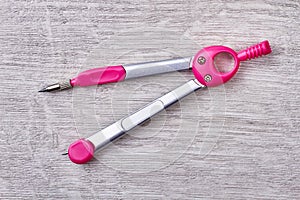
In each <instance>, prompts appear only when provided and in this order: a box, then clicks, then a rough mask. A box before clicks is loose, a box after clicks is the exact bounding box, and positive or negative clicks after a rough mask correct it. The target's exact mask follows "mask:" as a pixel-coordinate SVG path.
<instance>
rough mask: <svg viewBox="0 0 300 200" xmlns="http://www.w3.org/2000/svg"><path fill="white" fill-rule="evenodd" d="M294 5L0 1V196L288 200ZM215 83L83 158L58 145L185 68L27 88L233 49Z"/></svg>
mask: <svg viewBox="0 0 300 200" xmlns="http://www.w3.org/2000/svg"><path fill="white" fill-rule="evenodd" d="M299 12H300V4H299V1H297V0H288V1H280V0H266V1H259V0H256V1H247V0H242V1H234V0H228V1H225V0H219V1H211V2H210V1H189V0H187V1H179V0H172V1H171V0H166V1H155V0H135V1H115V0H112V1H96V0H93V1H83V0H76V1H75V0H65V1H63V0H50V1H48V0H47V1H46V0H36V1H33V0H32V1H27V0H18V1H12V0H2V1H1V7H0V21H1V23H0V42H1V47H0V51H1V52H0V70H1V73H0V91H1V92H0V134H1V137H0V152H1V158H0V161H1V170H0V172H1V173H0V174H1V177H0V178H1V179H0V198H1V199H18V198H19V199H194V198H199V199H300V166H299V165H300V156H299V153H300V138H299V137H300V136H299V133H300V131H299V128H300V127H299V124H300V118H299V117H300V115H299V113H300V105H299V95H300V90H299V88H300V82H299V77H300V74H299V61H300V57H299V55H300V48H299V43H300V38H299V25H300V24H299V17H300V15H299ZM264 39H268V40H269V41H270V43H271V46H272V48H273V53H272V54H271V55H268V56H266V57H263V58H260V59H257V60H252V61H248V62H245V63H242V65H241V68H240V71H239V72H238V74H237V75H236V77H235V78H234V79H233V80H232V81H230V82H229V83H228V84H226V85H225V86H222V87H219V88H214V89H209V90H203V91H198V92H196V93H194V94H192V95H190V96H189V97H187V98H185V99H184V100H182V101H180V102H179V103H177V104H175V105H174V106H173V107H171V108H169V109H168V110H167V111H165V112H163V113H161V114H159V115H158V116H157V117H155V118H152V119H151V121H150V122H148V123H146V124H144V125H143V126H140V127H138V128H137V129H135V130H134V131H132V132H131V133H132V134H131V135H127V136H125V137H124V138H122V139H121V140H119V141H117V142H115V143H114V144H113V145H111V146H110V147H108V148H107V149H105V150H104V151H102V152H99V153H97V154H96V156H95V159H94V160H93V161H92V162H90V163H89V164H87V165H80V166H79V165H75V164H73V163H71V162H70V161H69V159H68V157H67V156H62V155H61V154H62V153H65V152H66V149H67V148H68V145H69V144H70V143H71V142H73V141H74V140H76V139H78V138H80V137H87V136H89V135H91V134H92V133H93V132H95V131H96V130H98V129H101V128H104V127H106V126H107V125H109V124H111V123H112V122H114V121H115V120H117V119H118V118H120V117H122V116H124V115H125V114H128V113H131V112H133V111H134V110H136V109H138V108H139V107H141V106H142V105H145V104H146V103H148V102H150V101H151V100H152V99H154V98H157V97H159V96H160V95H162V94H164V93H165V92H167V91H169V90H171V89H173V88H175V87H177V86H179V85H181V84H183V83H184V82H186V81H187V80H189V79H191V78H192V77H193V75H192V73H191V72H190V71H186V72H175V73H170V74H165V75H159V76H152V77H147V78H140V79H135V80H130V81H127V82H123V83H119V84H108V85H104V86H99V87H90V88H77V89H74V90H69V91H63V92H59V93H52V94H49V93H48V94H45V93H38V92H37V91H38V90H39V89H41V88H42V87H43V86H45V85H46V84H50V83H55V82H56V81H59V80H65V79H67V78H71V77H72V76H74V75H76V73H78V72H79V71H82V70H85V69H89V68H92V67H99V66H103V65H108V64H120V63H132V62H139V61H150V60H160V59H164V58H171V57H180V56H190V55H193V54H195V53H196V52H197V50H199V49H201V47H204V46H210V45H226V46H229V47H231V48H233V49H235V50H240V49H242V48H245V47H247V46H249V45H252V44H255V43H258V42H260V41H262V40H264Z"/></svg>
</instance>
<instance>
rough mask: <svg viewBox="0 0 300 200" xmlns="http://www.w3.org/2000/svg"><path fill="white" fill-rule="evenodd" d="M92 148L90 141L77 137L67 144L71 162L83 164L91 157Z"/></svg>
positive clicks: (92, 153)
mask: <svg viewBox="0 0 300 200" xmlns="http://www.w3.org/2000/svg"><path fill="white" fill-rule="evenodd" d="M94 149H95V147H94V145H93V144H92V143H91V142H90V141H88V140H85V139H79V140H77V141H76V142H74V143H72V144H71V145H70V146H69V150H68V155H69V158H70V160H71V161H72V162H73V163H76V164H84V163H86V162H88V161H90V160H91V159H92V158H93V155H94Z"/></svg>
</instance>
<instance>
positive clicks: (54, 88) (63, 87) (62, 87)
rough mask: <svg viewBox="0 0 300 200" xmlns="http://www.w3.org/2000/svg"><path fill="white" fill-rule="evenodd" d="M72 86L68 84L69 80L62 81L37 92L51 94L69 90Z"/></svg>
mask: <svg viewBox="0 0 300 200" xmlns="http://www.w3.org/2000/svg"><path fill="white" fill-rule="evenodd" d="M72 87H73V86H72V85H71V83H70V80H68V81H64V82H59V83H55V84H52V85H48V86H47V87H45V88H43V89H41V90H40V91H39V92H53V91H60V90H66V89H70V88H72Z"/></svg>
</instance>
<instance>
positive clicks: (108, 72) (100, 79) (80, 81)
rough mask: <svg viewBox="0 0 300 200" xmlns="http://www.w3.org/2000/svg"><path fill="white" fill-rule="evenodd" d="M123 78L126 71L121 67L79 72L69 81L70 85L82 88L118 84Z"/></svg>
mask: <svg viewBox="0 0 300 200" xmlns="http://www.w3.org/2000/svg"><path fill="white" fill-rule="evenodd" d="M125 76H126V71H125V69H124V68H123V66H122V65H118V66H109V67H101V68H95V69H90V70H87V71H84V72H81V73H80V74H79V75H78V76H77V77H75V78H73V79H72V80H71V85H72V86H73V87H74V86H81V87H82V86H91V85H100V84H105V83H112V82H119V81H123V80H124V79H125Z"/></svg>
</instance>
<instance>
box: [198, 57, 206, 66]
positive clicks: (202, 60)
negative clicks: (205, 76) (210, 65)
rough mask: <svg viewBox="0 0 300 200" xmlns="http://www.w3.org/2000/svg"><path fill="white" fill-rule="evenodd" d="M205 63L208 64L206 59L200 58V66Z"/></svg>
mask: <svg viewBox="0 0 300 200" xmlns="http://www.w3.org/2000/svg"><path fill="white" fill-rule="evenodd" d="M205 62H206V59H205V58H204V57H203V56H200V57H199V58H198V63H199V64H200V65H203V64H204V63H205Z"/></svg>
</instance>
